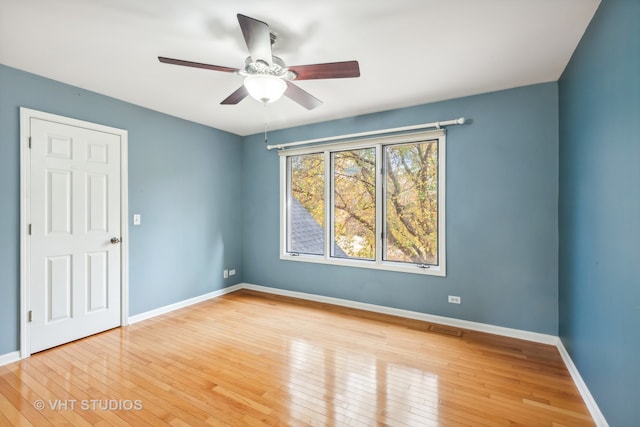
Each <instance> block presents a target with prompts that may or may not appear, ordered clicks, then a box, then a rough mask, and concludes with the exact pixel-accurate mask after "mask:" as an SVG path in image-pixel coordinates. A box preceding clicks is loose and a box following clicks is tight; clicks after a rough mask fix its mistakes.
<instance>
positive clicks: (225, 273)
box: [222, 270, 229, 279]
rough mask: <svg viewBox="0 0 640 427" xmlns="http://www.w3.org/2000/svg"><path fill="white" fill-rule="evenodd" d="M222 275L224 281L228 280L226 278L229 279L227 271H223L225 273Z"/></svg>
mask: <svg viewBox="0 0 640 427" xmlns="http://www.w3.org/2000/svg"><path fill="white" fill-rule="evenodd" d="M222 275H223V277H224V278H225V279H228V278H229V270H225V271H224V273H223V274H222Z"/></svg>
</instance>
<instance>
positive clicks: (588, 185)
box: [559, 0, 640, 426]
mask: <svg viewBox="0 0 640 427" xmlns="http://www.w3.org/2000/svg"><path fill="white" fill-rule="evenodd" d="M559 94H560V95H559V97H560V108H559V109H560V122H561V124H560V215H559V224H560V276H559V305H560V337H561V339H562V341H563V343H564V345H565V347H566V348H567V350H568V352H569V354H570V355H571V358H572V360H573V361H574V363H575V365H576V366H577V368H578V370H579V371H580V374H581V375H582V377H583V378H584V380H585V382H586V384H587V386H588V387H589V390H590V391H591V393H592V394H593V396H594V397H595V399H596V401H597V402H598V406H599V407H600V409H601V410H602V412H603V413H604V415H605V418H606V419H607V420H608V422H609V423H610V424H611V425H612V426H637V425H640V405H638V401H639V400H640V394H639V393H638V385H639V384H640V364H639V363H638V357H639V356H638V355H640V334H639V333H638V326H639V325H640V249H639V245H640V2H639V1H636V0H627V1H614V0H605V1H603V2H602V3H601V5H600V8H599V10H598V11H597V13H596V15H595V17H594V18H593V20H592V22H591V25H590V26H589V28H588V29H587V31H586V33H585V35H584V37H583V39H582V41H581V42H580V45H579V46H578V49H577V50H576V52H575V53H574V55H573V58H572V59H571V61H570V63H569V65H568V67H567V68H566V70H565V72H564V74H563V75H562V78H561V79H560V83H559Z"/></svg>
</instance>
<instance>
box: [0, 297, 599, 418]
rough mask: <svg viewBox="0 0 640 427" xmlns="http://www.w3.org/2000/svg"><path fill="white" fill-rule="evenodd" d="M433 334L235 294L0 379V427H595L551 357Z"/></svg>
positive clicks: (51, 354)
mask: <svg viewBox="0 0 640 427" xmlns="http://www.w3.org/2000/svg"><path fill="white" fill-rule="evenodd" d="M430 326H432V325H430V324H428V323H424V322H419V321H414V320H407V319H402V318H397V317H392V316H386V315H380V314H374V313H368V312H362V311H358V310H354V309H347V308H341V307H336V306H330V305H326V304H319V303H312V302H308V301H301V300H295V299H291V298H286V297H277V296H273V295H267V294H262V293H257V292H252V291H247V290H243V291H238V292H235V293H233V294H229V295H226V296H224V297H220V298H218V299H215V300H211V301H207V302H203V303H200V304H198V305H194V306H191V307H188V308H185V309H181V310H178V311H175V312H172V313H169V314H166V315H163V316H160V317H156V318H154V319H150V320H147V321H144V322H141V323H137V324H134V325H132V326H129V327H124V328H118V329H114V330H111V331H107V332H104V333H102V334H99V335H95V336H92V337H89V338H85V339H83V340H80V341H76V342H73V343H70V344H66V345H64V346H61V347H57V348H54V349H51V350H48V351H44V352H41V353H38V354H35V355H33V356H32V357H30V358H28V359H25V360H22V361H20V362H16V363H13V364H10V365H6V366H4V367H0V425H2V426H4V425H15V426H23V425H24V426H31V425H33V426H38V427H39V426H46V425H55V426H62V425H72V426H89V425H96V426H108V425H135V426H160V425H173V426H197V425H242V426H262V425H292V426H302V425H313V426H321V425H322V426H323V425H345V426H369V425H389V426H396V425H397V426H403V425H412V426H421V427H423V426H436V425H438V426H504V425H527V426H538V425H539V426H589V425H594V423H593V421H592V419H591V418H590V416H589V413H588V411H587V408H586V406H585V405H584V403H583V401H582V399H581V397H580V395H579V393H578V391H577V389H576V387H575V385H574V384H573V382H572V380H571V377H570V376H569V373H568V372H567V370H566V368H565V366H564V364H563V362H562V360H561V359H560V355H559V354H558V351H557V349H556V348H555V347H553V346H548V345H542V344H536V343H531V342H526V341H520V340H516V339H511V338H504V337H499V336H494V335H489V334H484V333H479V332H473V331H467V330H462V331H461V332H462V335H461V336H456V334H455V333H456V332H460V331H456V330H452V329H451V328H448V327H443V328H438V327H436V328H430ZM436 326H437V325H436ZM431 329H433V330H431ZM449 332H450V333H451V334H449ZM39 405H41V406H43V407H44V408H40V407H39Z"/></svg>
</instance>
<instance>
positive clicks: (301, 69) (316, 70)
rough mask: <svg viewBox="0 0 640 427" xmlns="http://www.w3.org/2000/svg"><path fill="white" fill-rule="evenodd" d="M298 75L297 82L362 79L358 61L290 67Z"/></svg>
mask: <svg viewBox="0 0 640 427" xmlns="http://www.w3.org/2000/svg"><path fill="white" fill-rule="evenodd" d="M289 70H290V71H294V72H295V73H296V74H297V77H296V78H295V80H313V79H344V78H349V77H360V66H359V65H358V61H345V62H328V63H325V64H312V65H296V66H293V67H289Z"/></svg>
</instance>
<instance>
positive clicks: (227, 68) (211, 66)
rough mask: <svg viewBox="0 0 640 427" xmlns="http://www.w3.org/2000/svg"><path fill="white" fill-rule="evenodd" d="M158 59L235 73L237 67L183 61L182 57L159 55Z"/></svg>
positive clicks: (186, 65)
mask: <svg viewBox="0 0 640 427" xmlns="http://www.w3.org/2000/svg"><path fill="white" fill-rule="evenodd" d="M158 60H159V61H160V62H163V63H165V64H173V65H184V66H185V67H194V68H204V69H206V70H214V71H223V72H225V73H235V72H237V71H240V70H238V69H237V68H229V67H221V66H219V65H210V64H202V63H200V62H191V61H183V60H182V59H173V58H165V57H164V56H158Z"/></svg>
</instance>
